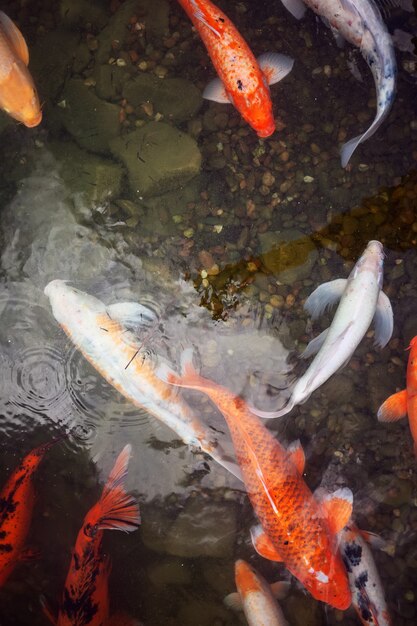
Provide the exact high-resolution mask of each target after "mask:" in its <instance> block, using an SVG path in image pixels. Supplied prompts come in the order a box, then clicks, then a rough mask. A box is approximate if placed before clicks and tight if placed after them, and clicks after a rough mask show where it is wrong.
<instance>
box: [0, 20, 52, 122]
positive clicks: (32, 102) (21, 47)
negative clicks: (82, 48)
mask: <svg viewBox="0 0 417 626" xmlns="http://www.w3.org/2000/svg"><path fill="white" fill-rule="evenodd" d="M28 63H29V50H28V47H27V45H26V41H25V39H24V37H23V35H22V33H21V32H20V30H19V29H18V28H17V26H16V24H14V23H13V22H12V20H11V19H10V18H9V17H7V15H6V14H5V13H3V11H0V108H1V109H3V111H5V112H6V113H8V114H9V115H10V116H11V117H13V118H14V119H15V120H18V121H19V122H23V124H25V126H28V127H29V128H32V127H33V126H37V125H38V124H39V123H40V121H41V119H42V111H41V108H40V105H39V98H38V94H37V92H36V89H35V85H34V84H33V80H32V76H31V75H30V73H29V70H28V68H27V65H28Z"/></svg>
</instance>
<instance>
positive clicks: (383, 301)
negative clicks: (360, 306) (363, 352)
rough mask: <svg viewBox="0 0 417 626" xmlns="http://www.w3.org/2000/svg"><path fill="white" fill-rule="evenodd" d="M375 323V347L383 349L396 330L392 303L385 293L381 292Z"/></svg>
mask: <svg viewBox="0 0 417 626" xmlns="http://www.w3.org/2000/svg"><path fill="white" fill-rule="evenodd" d="M374 323H375V345H376V346H378V348H383V347H384V346H386V345H387V343H388V342H389V340H390V339H391V337H392V331H393V328H394V314H393V312H392V307H391V302H390V301H389V298H388V296H387V295H385V293H384V292H383V291H380V292H379V296H378V302H377V305H376V310H375V315H374Z"/></svg>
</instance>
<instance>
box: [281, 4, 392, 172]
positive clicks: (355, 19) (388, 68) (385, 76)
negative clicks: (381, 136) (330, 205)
mask: <svg viewBox="0 0 417 626" xmlns="http://www.w3.org/2000/svg"><path fill="white" fill-rule="evenodd" d="M282 1H283V4H284V5H285V6H286V7H287V8H288V9H289V11H291V13H293V15H295V17H298V18H299V17H301V16H302V14H303V8H302V1H301V0H282ZM304 3H305V5H307V6H308V7H309V8H310V9H312V10H313V11H314V12H315V13H317V15H319V16H320V17H322V18H323V19H324V20H325V22H326V23H327V24H328V25H329V26H330V28H331V30H332V32H333V33H334V34H335V36H336V38H338V37H341V38H343V39H344V40H346V41H348V42H349V43H351V44H353V45H354V46H356V47H358V48H359V50H360V52H361V54H362V55H363V57H364V59H365V61H366V62H367V64H368V65H369V68H370V69H371V72H372V75H373V79H374V82H375V88H376V101H377V111H376V115H375V118H374V120H373V122H372V124H371V126H370V127H369V128H368V130H367V131H366V132H365V133H363V134H362V135H359V136H357V137H354V138H353V139H350V140H349V141H348V142H347V143H345V144H344V145H343V146H342V149H341V161H342V166H343V167H346V165H347V164H348V162H349V160H350V157H351V156H352V154H353V152H354V151H355V149H356V148H357V146H358V145H359V144H360V143H363V142H364V141H366V140H367V139H369V138H370V137H372V135H373V134H374V133H375V132H376V131H377V130H378V128H379V127H380V126H381V124H382V123H383V121H384V120H385V119H386V117H387V116H388V113H389V111H390V109H391V106H392V103H393V101H394V96H395V88H396V76H397V64H396V60H395V53H394V47H393V44H392V40H391V36H390V34H389V32H388V30H387V27H386V25H385V22H384V20H383V18H382V15H381V13H380V11H379V9H378V7H377V5H376V4H375V2H374V1H373V0H304Z"/></svg>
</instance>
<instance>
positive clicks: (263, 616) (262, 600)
mask: <svg viewBox="0 0 417 626" xmlns="http://www.w3.org/2000/svg"><path fill="white" fill-rule="evenodd" d="M235 581H236V588H237V593H236V592H235V593H230V594H229V595H228V596H226V598H225V599H224V603H225V605H226V606H227V607H228V608H229V609H233V610H235V611H238V610H241V611H243V612H244V614H245V617H246V620H247V622H248V624H249V626H288V622H287V620H286V619H285V617H284V614H283V612H282V610H281V608H280V606H279V605H278V603H277V601H276V598H283V597H285V595H286V593H287V590H288V586H289V583H287V582H283V581H282V582H277V583H273V584H272V585H268V583H267V582H266V580H265V579H264V578H263V577H262V576H261V575H260V574H259V573H258V572H256V571H255V570H254V569H253V568H252V567H251V566H250V565H249V563H246V561H243V560H242V559H239V560H238V561H236V563H235Z"/></svg>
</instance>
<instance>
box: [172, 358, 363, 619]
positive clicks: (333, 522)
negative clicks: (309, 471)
mask: <svg viewBox="0 0 417 626" xmlns="http://www.w3.org/2000/svg"><path fill="white" fill-rule="evenodd" d="M184 356H185V358H184V362H183V371H182V375H181V377H179V376H176V375H173V374H172V373H170V372H167V373H166V376H165V379H166V380H167V381H168V382H171V383H172V384H175V385H178V386H181V387H186V388H190V389H197V390H199V391H202V392H203V393H205V394H207V395H208V397H209V398H210V399H211V400H212V401H213V402H214V404H215V405H216V406H217V407H218V408H219V410H220V411H221V413H222V414H223V415H224V417H225V419H226V422H227V425H228V427H229V430H230V433H231V436H232V440H233V444H234V448H235V452H236V457H237V460H238V463H239V466H240V468H241V470H242V475H243V480H244V483H245V487H246V490H247V493H248V496H249V499H250V501H251V504H252V506H253V508H254V510H255V513H256V515H257V517H258V519H259V521H260V524H261V527H262V532H261V533H260V534H259V533H257V534H256V536H255V535H253V537H252V538H253V540H254V543H255V547H256V549H257V551H258V552H259V553H260V554H261V555H262V556H265V557H266V558H270V559H272V560H279V561H283V562H284V564H285V566H286V567H287V568H288V570H289V571H290V572H291V573H292V574H293V575H294V576H296V578H298V580H299V581H300V582H301V583H302V584H303V585H304V586H305V587H306V588H307V589H308V591H309V592H310V593H311V594H312V595H313V596H314V597H315V598H316V599H318V600H322V601H323V602H327V603H328V604H330V605H332V606H335V607H337V608H340V609H346V608H347V607H348V606H349V605H350V602H351V596H350V590H349V585H348V580H347V576H346V572H345V568H344V566H343V563H342V560H341V557H340V555H339V554H338V551H337V548H336V543H335V534H334V532H333V530H334V527H338V525H340V523H341V520H342V521H343V520H346V519H349V517H350V512H351V508H352V494H351V492H350V491H349V490H343V493H339V494H338V493H337V492H336V494H334V498H328V499H327V500H324V501H322V502H318V501H317V500H316V499H315V498H314V496H313V494H312V493H311V491H310V490H309V488H308V487H307V485H306V483H305V482H304V480H303V477H302V472H303V469H304V453H303V451H302V448H301V445H299V442H298V444H297V445H295V446H293V447H292V448H290V449H288V450H286V449H285V448H284V447H283V446H282V445H281V444H280V443H279V442H278V440H277V439H276V438H275V437H274V436H273V435H272V433H270V431H269V430H268V429H267V428H265V426H264V425H263V424H262V422H261V421H260V420H259V419H258V418H257V417H256V416H255V415H253V414H252V413H251V412H250V410H249V407H248V405H247V403H246V402H245V401H244V400H243V399H242V398H240V397H239V396H236V395H235V394H233V393H232V392H231V391H229V390H228V389H227V388H225V387H222V386H221V385H218V384H216V383H214V382H213V381H211V380H208V379H205V378H203V377H202V376H200V375H199V374H197V373H196V372H195V370H194V369H193V366H192V364H191V357H190V354H189V352H188V351H186V353H185V355H184ZM161 373H162V372H161ZM343 525H344V524H343ZM339 530H340V528H339Z"/></svg>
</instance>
